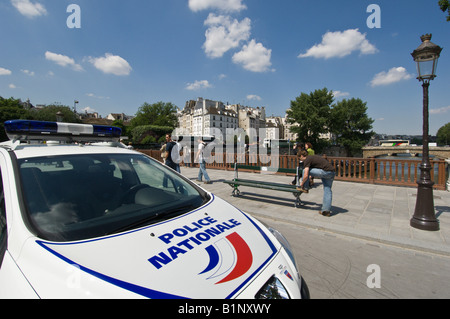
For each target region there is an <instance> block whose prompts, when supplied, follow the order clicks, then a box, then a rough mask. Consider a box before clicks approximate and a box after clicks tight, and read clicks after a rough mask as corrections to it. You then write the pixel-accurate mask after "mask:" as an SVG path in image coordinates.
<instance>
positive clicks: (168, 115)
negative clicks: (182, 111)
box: [131, 102, 177, 128]
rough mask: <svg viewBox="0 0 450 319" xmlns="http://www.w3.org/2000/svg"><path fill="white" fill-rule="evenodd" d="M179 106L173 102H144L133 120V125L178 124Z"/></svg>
mask: <svg viewBox="0 0 450 319" xmlns="http://www.w3.org/2000/svg"><path fill="white" fill-rule="evenodd" d="M176 112H177V107H176V106H175V105H173V104H172V103H170V102H169V103H164V102H157V103H154V104H148V103H144V104H143V105H142V106H141V107H140V108H139V110H138V111H137V113H136V117H135V118H133V119H132V120H131V127H132V128H134V127H136V126H140V125H157V126H170V127H173V128H175V127H176V126H177V116H176Z"/></svg>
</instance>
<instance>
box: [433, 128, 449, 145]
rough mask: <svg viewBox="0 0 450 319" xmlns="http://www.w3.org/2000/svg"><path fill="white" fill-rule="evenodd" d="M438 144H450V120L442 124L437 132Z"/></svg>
mask: <svg viewBox="0 0 450 319" xmlns="http://www.w3.org/2000/svg"><path fill="white" fill-rule="evenodd" d="M436 135H437V143H438V145H449V144H450V122H449V123H447V124H445V125H444V126H442V127H441V128H440V129H439V130H438V132H437V134H436Z"/></svg>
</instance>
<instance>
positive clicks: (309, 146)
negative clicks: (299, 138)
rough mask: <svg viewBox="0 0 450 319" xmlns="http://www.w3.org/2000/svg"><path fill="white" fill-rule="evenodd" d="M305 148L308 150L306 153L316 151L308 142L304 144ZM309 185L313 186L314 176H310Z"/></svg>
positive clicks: (310, 153) (311, 153)
mask: <svg viewBox="0 0 450 319" xmlns="http://www.w3.org/2000/svg"><path fill="white" fill-rule="evenodd" d="M305 150H306V151H307V152H308V155H316V152H314V150H313V148H312V144H311V143H310V142H307V143H306V144H305ZM309 186H311V187H313V186H314V177H312V176H311V177H310V181H309Z"/></svg>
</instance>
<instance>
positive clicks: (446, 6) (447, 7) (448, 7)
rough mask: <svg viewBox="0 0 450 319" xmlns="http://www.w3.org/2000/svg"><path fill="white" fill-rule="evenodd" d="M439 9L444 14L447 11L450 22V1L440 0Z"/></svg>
mask: <svg viewBox="0 0 450 319" xmlns="http://www.w3.org/2000/svg"><path fill="white" fill-rule="evenodd" d="M439 7H440V8H441V10H442V12H445V11H447V21H450V2H449V0H439Z"/></svg>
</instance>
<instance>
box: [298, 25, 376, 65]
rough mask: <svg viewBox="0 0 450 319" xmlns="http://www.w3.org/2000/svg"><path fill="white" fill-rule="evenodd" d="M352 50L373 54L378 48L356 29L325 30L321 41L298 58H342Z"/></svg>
mask: <svg viewBox="0 0 450 319" xmlns="http://www.w3.org/2000/svg"><path fill="white" fill-rule="evenodd" d="M353 51H359V52H360V53H361V54H373V53H376V52H377V51H378V50H377V48H376V47H375V46H374V45H372V44H371V43H370V42H369V41H368V40H367V39H366V34H362V33H360V32H359V30H358V29H349V30H346V31H343V32H340V31H337V32H327V33H325V34H324V35H323V37H322V43H320V44H316V45H314V46H313V47H311V48H310V49H308V51H307V52H306V53H304V54H300V55H299V56H298V57H299V58H306V57H314V58H324V59H329V58H334V57H338V58H342V57H345V56H347V55H349V54H351V53H352V52H353Z"/></svg>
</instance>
